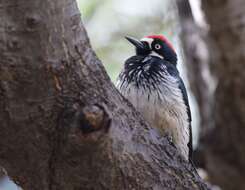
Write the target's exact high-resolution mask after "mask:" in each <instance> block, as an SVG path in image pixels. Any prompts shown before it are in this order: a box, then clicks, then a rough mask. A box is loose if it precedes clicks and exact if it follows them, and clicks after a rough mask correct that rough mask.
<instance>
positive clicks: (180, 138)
mask: <svg viewBox="0 0 245 190" xmlns="http://www.w3.org/2000/svg"><path fill="white" fill-rule="evenodd" d="M126 39H127V40H128V41H129V42H130V43H131V44H133V45H134V46H135V55H133V56H131V57H130V58H128V59H127V60H126V61H125V63H124V67H123V69H122V71H121V72H120V74H119V76H118V78H117V80H116V87H117V88H118V90H119V91H120V93H121V94H122V95H123V96H124V97H125V98H126V99H127V100H128V101H129V102H130V103H131V104H132V105H133V106H134V107H135V109H136V110H138V112H140V113H141V115H142V116H143V118H144V119H145V121H146V122H147V123H148V124H149V125H150V126H152V127H153V128H157V129H158V131H159V133H160V134H161V135H163V136H167V137H169V139H170V140H171V142H172V143H173V144H174V146H175V147H176V148H177V150H178V151H179V152H180V153H181V155H182V156H183V157H184V159H185V160H187V161H191V160H192V129H191V120H192V119H191V111H190V106H189V101H188V95H187V90H186V87H185V84H184V82H183V80H182V78H181V76H180V74H179V71H178V69H177V61H178V59H177V54H176V51H175V49H174V47H173V45H172V44H171V43H170V41H169V40H168V39H167V38H166V37H165V36H164V35H149V36H145V37H143V38H142V39H141V40H138V39H135V38H133V37H129V36H127V37H126Z"/></svg>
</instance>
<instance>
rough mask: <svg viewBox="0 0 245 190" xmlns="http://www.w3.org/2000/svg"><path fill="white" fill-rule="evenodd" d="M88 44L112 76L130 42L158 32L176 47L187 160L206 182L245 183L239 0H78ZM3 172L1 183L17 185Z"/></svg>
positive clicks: (232, 186) (228, 189)
mask: <svg viewBox="0 0 245 190" xmlns="http://www.w3.org/2000/svg"><path fill="white" fill-rule="evenodd" d="M77 2H78V6H79V9H80V10H81V15H82V19H83V23H84V24H85V27H86V29H87V31H88V35H89V38H90V40H91V44H92V46H93V48H94V50H95V51H96V53H97V55H98V57H99V58H100V59H101V60H102V62H103V64H104V66H105V68H106V70H107V72H108V74H109V76H110V78H111V80H112V81H113V82H115V80H116V77H117V76H118V74H119V72H120V70H121V68H122V66H123V63H124V61H125V60H126V59H127V58H128V57H130V56H131V55H132V54H133V53H134V48H133V47H132V46H131V45H130V44H129V43H128V42H127V41H126V40H125V39H124V36H126V35H129V36H133V37H136V38H138V39H140V38H142V37H143V36H145V35H149V34H164V35H165V36H166V37H167V38H168V39H169V40H170V41H171V42H172V44H173V46H174V47H175V49H176V51H177V54H178V58H179V61H178V67H179V70H180V72H181V76H182V77H183V79H184V81H185V83H186V85H187V87H188V92H189V98H190V104H191V105H190V106H191V111H192V118H193V125H192V126H193V138H194V147H195V151H194V162H195V165H196V166H197V167H198V168H199V169H198V171H199V173H200V175H201V177H203V178H204V179H205V180H206V181H208V182H209V183H210V184H211V186H212V188H213V189H222V190H244V189H245V173H244V171H245V137H244V134H245V85H244V81H245V74H244V73H245V1H244V0H189V1H188V0H175V1H174V0H123V1H122V0H121V1H120V0H77ZM16 189H17V186H15V185H14V184H13V183H11V182H10V181H9V180H8V179H4V180H1V181H0V190H16Z"/></svg>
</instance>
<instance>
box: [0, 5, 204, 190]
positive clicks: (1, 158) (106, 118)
mask: <svg viewBox="0 0 245 190" xmlns="http://www.w3.org/2000/svg"><path fill="white" fill-rule="evenodd" d="M0 131H1V132H0V165H1V166H3V167H4V168H5V169H6V170H7V171H8V175H9V176H11V177H12V178H13V179H14V180H15V182H17V183H18V184H20V186H21V187H23V189H25V190H28V189H32V190H46V189H47V190H48V189H49V190H51V189H52V190H54V189H57V190H68V189H69V190H72V189H73V190H92V189H96V190H100V189H111V190H119V189H139V190H144V189H145V190H146V189H147V190H148V189H154V190H158V189H175V190H178V189H179V190H182V189H186V190H187V189H188V190H189V189H208V188H207V187H206V185H205V184H204V183H203V182H202V181H201V180H200V178H199V177H198V176H197V175H196V174H195V172H194V170H193V168H192V167H191V166H190V165H189V164H188V163H186V162H185V161H184V159H183V158H182V157H181V156H180V154H179V153H178V152H177V151H176V149H175V148H174V146H173V145H171V144H170V143H169V141H168V140H167V139H166V138H163V137H160V136H158V133H157V131H155V130H154V129H152V128H150V127H148V126H147V125H146V124H145V123H144V121H143V120H142V119H141V116H140V115H139V114H138V113H137V112H135V110H134V109H133V108H132V106H131V105H130V104H129V103H127V101H126V100H125V99H124V98H123V97H122V96H121V95H120V94H119V93H118V91H117V90H116V88H115V87H114V86H113V84H112V83H111V82H110V79H109V78H108V76H107V74H106V72H105V70H104V68H103V66H102V64H101V62H100V61H99V60H98V59H97V58H96V56H95V54H94V52H93V51H92V49H91V47H90V45H89V41H88V38H87V35H86V31H85V29H84V27H83V25H82V23H81V20H80V14H79V11H78V9H77V5H76V1H74V0H36V1H32V0H0Z"/></svg>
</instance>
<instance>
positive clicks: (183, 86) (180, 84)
mask: <svg viewBox="0 0 245 190" xmlns="http://www.w3.org/2000/svg"><path fill="white" fill-rule="evenodd" d="M179 88H180V90H181V92H182V94H183V99H184V102H185V105H186V109H187V114H188V121H189V142H188V148H189V160H192V153H193V147H192V129H191V120H192V119H191V110H190V106H189V101H188V95H187V91H186V88H185V84H184V82H183V80H182V79H181V78H180V77H179Z"/></svg>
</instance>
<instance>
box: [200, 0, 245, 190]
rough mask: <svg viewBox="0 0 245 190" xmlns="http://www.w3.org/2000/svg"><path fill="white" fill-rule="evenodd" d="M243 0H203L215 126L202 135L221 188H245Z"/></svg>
mask: <svg viewBox="0 0 245 190" xmlns="http://www.w3.org/2000/svg"><path fill="white" fill-rule="evenodd" d="M244 8H245V1H243V0H225V1H224V0H215V1H213V0H205V1H203V9H204V12H205V14H206V17H207V21H208V23H209V24H210V32H209V34H210V37H211V38H212V41H213V43H212V46H210V47H209V49H210V53H211V56H212V70H213V71H214V73H215V75H216V77H217V79H218V87H217V90H216V92H215V115H214V120H215V129H214V130H213V131H212V132H211V133H210V134H208V135H206V138H205V144H206V149H205V152H206V153H205V157H206V165H207V169H208V172H209V175H210V180H211V181H212V182H213V183H216V184H218V185H220V186H221V188H222V189H224V190H226V189H227V190H228V189H229V190H243V189H245V181H244V179H245V172H244V171H245V138H244V134H245V117H244V115H245V88H244V81H245V74H244V73H245V72H244V71H245V64H244V63H245V12H244Z"/></svg>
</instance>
